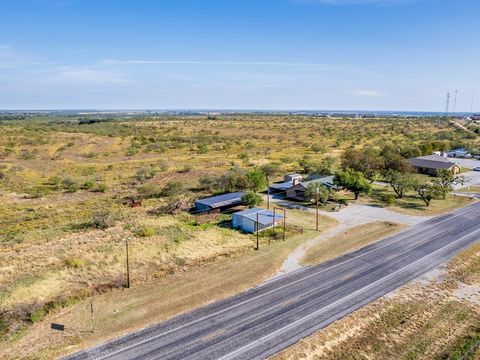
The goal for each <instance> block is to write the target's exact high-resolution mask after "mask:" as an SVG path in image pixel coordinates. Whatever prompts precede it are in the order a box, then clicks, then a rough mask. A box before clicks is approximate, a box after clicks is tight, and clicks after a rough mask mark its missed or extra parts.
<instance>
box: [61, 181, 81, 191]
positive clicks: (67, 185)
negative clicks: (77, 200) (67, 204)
mask: <svg viewBox="0 0 480 360" xmlns="http://www.w3.org/2000/svg"><path fill="white" fill-rule="evenodd" d="M62 188H63V189H64V190H65V191H66V192H69V193H74V192H76V191H78V189H79V186H78V184H77V182H76V181H75V180H72V179H70V178H65V179H63V181H62Z"/></svg>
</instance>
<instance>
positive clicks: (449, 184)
mask: <svg viewBox="0 0 480 360" xmlns="http://www.w3.org/2000/svg"><path fill="white" fill-rule="evenodd" d="M436 174H437V177H436V179H435V180H434V181H433V183H434V185H436V186H437V187H438V188H439V190H440V191H441V192H442V199H445V198H446V197H447V194H448V193H449V192H450V191H452V190H453V186H454V185H458V184H463V183H464V182H465V178H464V177H463V176H457V175H455V174H454V173H453V172H451V171H450V170H448V169H439V170H437V173H436Z"/></svg>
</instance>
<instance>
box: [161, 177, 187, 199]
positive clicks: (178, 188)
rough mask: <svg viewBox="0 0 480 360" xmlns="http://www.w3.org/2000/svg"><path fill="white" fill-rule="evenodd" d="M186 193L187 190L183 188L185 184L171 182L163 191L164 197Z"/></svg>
mask: <svg viewBox="0 0 480 360" xmlns="http://www.w3.org/2000/svg"><path fill="white" fill-rule="evenodd" d="M184 192H185V188H184V187H183V183H181V182H180V181H169V182H168V183H166V184H165V186H164V187H163V189H162V195H163V196H168V197H172V196H178V195H181V194H183V193H184Z"/></svg>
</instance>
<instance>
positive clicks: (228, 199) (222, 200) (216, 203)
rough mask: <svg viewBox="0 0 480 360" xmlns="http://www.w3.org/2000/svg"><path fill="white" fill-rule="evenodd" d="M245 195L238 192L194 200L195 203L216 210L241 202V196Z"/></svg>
mask: <svg viewBox="0 0 480 360" xmlns="http://www.w3.org/2000/svg"><path fill="white" fill-rule="evenodd" d="M243 195H245V192H243V191H238V192H233V193H228V194H223V195H217V196H212V197H209V198H205V199H199V200H196V201H195V203H199V204H203V205H208V206H210V207H212V208H218V207H222V206H228V205H234V204H237V203H241V202H242V196H243Z"/></svg>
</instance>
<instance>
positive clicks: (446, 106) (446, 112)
mask: <svg viewBox="0 0 480 360" xmlns="http://www.w3.org/2000/svg"><path fill="white" fill-rule="evenodd" d="M449 106H450V93H449V92H447V103H446V104H445V116H448V108H449Z"/></svg>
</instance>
